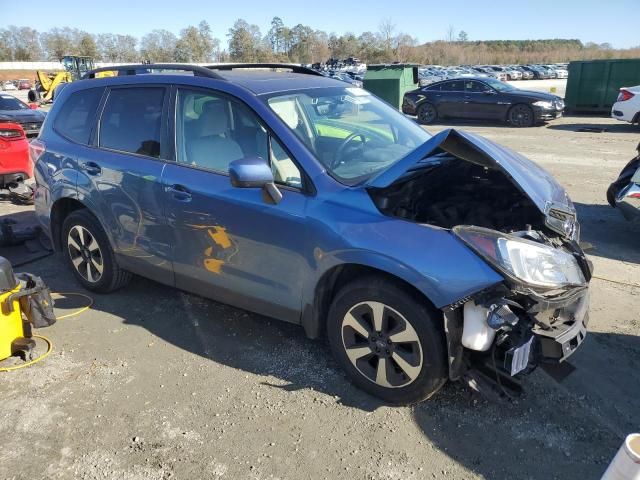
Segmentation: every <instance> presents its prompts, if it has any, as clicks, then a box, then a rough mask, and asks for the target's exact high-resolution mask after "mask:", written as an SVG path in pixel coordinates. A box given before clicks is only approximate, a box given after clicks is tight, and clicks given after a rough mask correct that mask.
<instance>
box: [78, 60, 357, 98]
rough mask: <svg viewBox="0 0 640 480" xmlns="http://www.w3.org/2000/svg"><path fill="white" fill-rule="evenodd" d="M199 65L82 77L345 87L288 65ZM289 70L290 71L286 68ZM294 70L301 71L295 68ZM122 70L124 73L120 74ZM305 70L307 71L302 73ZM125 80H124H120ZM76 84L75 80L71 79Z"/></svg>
mask: <svg viewBox="0 0 640 480" xmlns="http://www.w3.org/2000/svg"><path fill="white" fill-rule="evenodd" d="M216 67H217V66H211V67H200V66H195V65H188V64H146V65H144V64H140V65H122V66H114V67H101V68H97V69H94V70H91V71H90V72H87V74H85V76H84V77H83V79H89V80H90V81H91V82H102V83H106V84H120V83H125V82H126V83H147V82H151V83H169V84H171V83H177V84H185V83H189V82H188V81H185V76H188V77H192V76H194V77H198V78H200V79H208V80H212V81H214V82H219V81H229V82H230V83H232V84H234V85H238V86H240V87H244V88H245V89H247V90H250V91H251V92H252V93H254V94H256V95H263V94H264V95H266V94H269V93H276V92H277V93H281V92H286V91H293V90H301V89H309V88H326V87H344V86H345V85H344V82H342V81H340V80H336V79H331V78H328V77H325V76H323V75H321V74H320V73H317V72H315V71H312V70H310V69H306V68H304V67H299V66H297V65H287V64H224V65H221V66H220V68H216ZM287 69H291V70H293V71H290V70H287ZM296 69H298V70H301V71H296ZM114 70H117V71H118V72H119V73H120V74H119V75H117V76H116V77H102V78H96V75H97V74H98V73H99V72H105V71H114ZM154 70H155V71H154ZM123 72H124V75H123ZM305 72H306V73H305ZM116 79H118V80H116ZM120 79H126V80H120ZM74 83H75V82H74Z"/></svg>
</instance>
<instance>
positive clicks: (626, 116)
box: [611, 85, 640, 123]
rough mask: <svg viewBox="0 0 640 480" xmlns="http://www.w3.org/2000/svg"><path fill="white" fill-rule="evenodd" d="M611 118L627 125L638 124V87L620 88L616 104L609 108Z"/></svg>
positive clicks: (639, 110)
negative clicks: (627, 123)
mask: <svg viewBox="0 0 640 480" xmlns="http://www.w3.org/2000/svg"><path fill="white" fill-rule="evenodd" d="M611 117H612V118H615V119H616V120H622V121H624V122H629V123H640V85H638V86H636V87H622V88H621V89H620V93H619V94H618V99H617V100H616V103H614V104H613V107H611Z"/></svg>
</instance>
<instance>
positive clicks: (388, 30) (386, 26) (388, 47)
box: [378, 18, 396, 60]
mask: <svg viewBox="0 0 640 480" xmlns="http://www.w3.org/2000/svg"><path fill="white" fill-rule="evenodd" d="M378 30H379V31H380V37H381V39H382V46H383V48H384V51H385V56H387V57H390V56H391V55H392V49H393V37H394V33H395V31H396V26H395V24H394V23H393V22H392V21H391V19H390V18H384V19H383V20H382V21H381V22H380V25H379V26H378ZM387 60H390V58H388V59H387Z"/></svg>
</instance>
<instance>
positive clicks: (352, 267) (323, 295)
mask: <svg viewBox="0 0 640 480" xmlns="http://www.w3.org/2000/svg"><path fill="white" fill-rule="evenodd" d="M365 275H368V276H377V277H380V278H384V279H386V280H388V281H390V282H392V283H394V284H396V285H398V286H400V287H401V288H402V289H403V290H405V291H406V292H408V293H409V294H410V295H411V296H412V297H414V298H415V299H416V300H417V301H419V302H420V303H423V304H425V305H427V306H428V308H430V309H433V311H434V312H439V310H438V309H437V308H436V307H435V305H434V303H433V301H432V300H431V299H430V298H429V297H428V296H427V295H426V294H425V293H424V292H422V291H420V290H419V289H418V288H416V287H415V286H414V285H413V284H411V282H409V281H408V280H407V279H404V278H402V277H400V276H398V275H396V274H394V273H390V272H389V271H386V270H383V269H380V268H377V267H372V266H370V265H366V264H361V263H343V264H339V265H335V266H333V267H332V268H330V269H328V270H327V271H325V272H324V273H323V274H322V276H321V277H320V278H319V280H318V282H317V283H316V285H315V289H314V291H313V298H312V299H311V301H310V302H308V303H307V304H306V305H305V306H304V308H303V311H302V326H303V327H304V330H305V333H306V335H307V336H308V337H309V338H318V337H320V336H323V335H324V334H325V332H326V322H327V317H328V313H329V308H330V306H331V302H332V301H333V298H334V297H335V295H336V294H337V293H338V291H339V290H340V289H341V288H342V287H343V286H344V285H346V284H347V283H349V282H350V281H352V280H353V279H355V278H358V277H362V276H365Z"/></svg>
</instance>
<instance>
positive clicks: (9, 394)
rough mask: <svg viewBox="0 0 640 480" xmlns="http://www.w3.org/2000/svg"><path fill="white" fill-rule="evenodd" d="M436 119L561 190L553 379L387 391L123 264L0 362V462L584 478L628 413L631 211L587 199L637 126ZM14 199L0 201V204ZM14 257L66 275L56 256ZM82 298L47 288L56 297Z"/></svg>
mask: <svg viewBox="0 0 640 480" xmlns="http://www.w3.org/2000/svg"><path fill="white" fill-rule="evenodd" d="M446 126H454V127H458V126H460V127H462V128H465V129H468V130H470V131H473V132H478V133H480V134H482V135H486V136H487V137H489V138H491V139H493V140H496V141H498V142H500V143H502V144H504V145H506V146H509V147H511V148H513V149H515V150H517V151H519V152H522V153H523V154H525V155H527V156H529V157H530V158H532V159H533V160H535V161H537V162H539V163H540V164H542V165H543V166H544V167H546V168H547V169H548V170H550V171H551V172H552V173H553V174H554V175H555V176H556V177H557V178H558V179H559V180H560V182H561V183H563V184H564V185H565V186H566V188H567V190H568V192H569V194H570V195H571V196H572V198H573V200H574V202H575V203H576V206H577V208H578V212H579V218H580V220H581V222H582V240H583V242H586V243H588V244H591V245H592V248H590V249H589V250H588V253H589V255H590V258H591V259H592V260H593V262H594V264H595V269H596V270H595V271H596V275H597V278H594V280H593V281H592V286H591V291H592V302H591V321H590V324H589V330H590V334H589V335H588V337H587V339H586V340H585V343H584V344H583V346H582V348H580V349H579V350H578V352H577V353H576V354H575V355H574V356H573V357H572V359H571V364H572V365H573V366H574V367H575V371H574V372H573V373H571V374H570V375H569V376H568V377H567V378H566V379H565V380H564V381H562V382H561V383H558V382H556V381H555V380H554V379H552V378H551V377H550V376H549V375H548V374H547V373H545V372H544V371H543V370H541V369H538V370H536V371H535V372H533V373H532V374H531V376H530V377H528V378H527V379H526V391H525V393H524V395H523V396H522V397H520V398H519V399H517V400H516V401H514V402H513V403H503V404H496V403H490V402H487V401H486V400H484V399H483V398H481V397H479V396H477V395H476V394H472V393H471V392H470V391H469V390H468V389H467V388H465V387H464V386H462V385H460V384H448V385H446V386H445V387H444V388H443V390H442V391H441V392H440V393H439V394H438V395H437V396H436V397H435V398H433V399H432V400H430V401H428V402H424V403H422V404H420V405H417V406H413V407H402V408H397V407H388V406H384V405H381V404H380V403H379V402H378V401H376V400H375V399H374V398H371V397H369V396H368V395H366V394H364V393H362V392H361V391H359V390H357V389H356V388H355V387H353V386H352V385H351V384H350V383H349V382H348V381H347V380H346V378H345V376H344V375H343V373H342V372H341V371H340V370H339V369H338V367H337V365H336V363H335V362H334V361H333V360H332V359H331V357H330V355H329V350H328V347H327V345H326V344H325V342H322V341H310V340H308V339H306V338H305V336H304V334H303V332H302V329H300V328H299V327H296V326H294V325H289V324H284V323H281V322H277V321H274V320H270V319H267V318H263V317H260V316H258V315H254V314H249V313H246V312H243V311H239V310H236V309H233V308H230V307H227V306H224V305H220V304H216V303H213V302H210V301H207V300H204V299H201V298H199V297H196V296H193V295H190V294H186V293H181V292H180V291H178V290H175V289H171V288H168V287H164V286H161V285H159V284H156V283H153V282H151V281H147V280H144V279H141V278H136V279H134V281H133V282H132V283H131V285H130V287H128V288H126V289H125V290H122V291H120V292H117V293H115V294H111V295H95V294H91V296H92V297H93V299H94V302H95V303H94V304H93V306H92V307H91V309H90V310H88V311H86V312H84V313H82V314H80V315H78V316H75V317H71V318H67V319H63V320H61V321H59V322H58V323H57V324H56V325H54V326H52V327H50V328H47V329H42V330H40V331H39V332H38V333H41V334H43V335H46V336H47V337H49V338H50V339H51V340H52V341H53V343H54V351H53V353H52V354H51V355H50V356H49V357H48V358H46V359H45V360H44V361H42V362H40V363H38V364H36V365H34V366H33V367H30V368H28V369H23V370H19V371H16V372H12V373H0V437H1V438H2V439H3V445H2V447H1V448H0V478H1V479H16V480H17V479H30V480H32V479H45V478H46V479H57V478H78V479H111V478H121V479H168V478H177V479H196V478H197V479H256V480H258V479H276V478H277V479H300V478H313V479H323V478H327V479H335V478H349V479H372V480H377V479H380V480H418V479H431V478H436V479H455V480H462V479H480V478H484V479H519V480H524V479H545V480H548V479H563V480H566V479H581V480H589V479H598V478H600V476H601V475H602V473H603V471H604V470H605V468H606V466H607V464H608V462H609V461H610V459H611V458H612V457H613V455H614V454H615V452H616V450H617V448H618V447H619V445H620V444H621V442H622V439H623V438H624V436H625V435H626V434H628V433H631V432H634V431H638V430H640V425H639V420H638V413H639V412H640V320H639V315H638V312H639V311H640V288H639V287H638V286H637V284H638V283H640V249H639V245H638V238H640V227H639V226H632V225H630V224H629V223H627V222H625V221H624V220H623V219H622V218H621V216H620V215H619V214H618V212H616V211H615V210H613V209H611V208H610V207H609V206H608V205H607V204H606V200H605V190H606V187H607V186H608V184H609V183H610V182H611V181H612V180H613V179H614V178H615V177H616V176H617V174H618V172H619V171H620V170H621V169H622V166H623V165H624V164H625V163H626V162H627V161H628V160H629V159H630V158H631V157H632V156H633V154H634V151H635V146H636V145H637V143H638V141H639V140H640V130H638V129H637V128H634V127H631V126H629V125H626V124H622V123H619V122H615V121H614V120H610V119H599V118H584V117H583V118H580V117H569V118H564V119H561V120H558V121H555V122H553V123H551V124H548V125H546V126H544V127H537V128H531V129H511V128H506V127H504V126H502V125H478V124H464V125H460V124H456V125H453V124H452V125H446ZM446 126H436V127H432V128H430V130H431V131H433V132H435V131H438V130H440V129H441V128H445V127H446ZM585 126H599V127H602V128H605V129H607V131H605V132H602V133H594V132H580V131H579V129H580V128H583V127H585ZM17 210H21V208H18V207H14V206H10V205H9V204H6V203H0V220H1V219H2V218H3V217H4V216H7V215H8V214H9V213H10V212H12V211H17ZM23 269H24V270H28V271H30V272H32V273H35V274H38V275H41V276H43V277H44V279H45V280H46V281H47V282H48V283H49V285H50V286H51V287H52V289H53V290H54V291H56V292H82V289H80V287H79V286H78V285H77V284H76V283H75V282H74V281H73V278H72V276H71V274H70V272H69V271H67V270H66V268H65V267H64V266H63V265H62V263H61V261H60V259H59V258H57V257H56V256H51V257H47V258H45V259H42V260H39V261H36V262H34V263H31V264H29V265H27V266H25V267H23ZM618 282H620V283H618ZM633 283H635V284H636V286H633V285H631V284H633ZM85 293H87V292H85ZM82 302H84V299H82V298H73V297H66V298H64V297H63V298H62V299H61V300H60V301H59V302H58V306H59V307H60V308H59V310H58V311H59V313H60V314H62V313H69V312H73V311H75V309H76V308H77V307H78V306H80V305H82V304H83V303H82Z"/></svg>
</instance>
